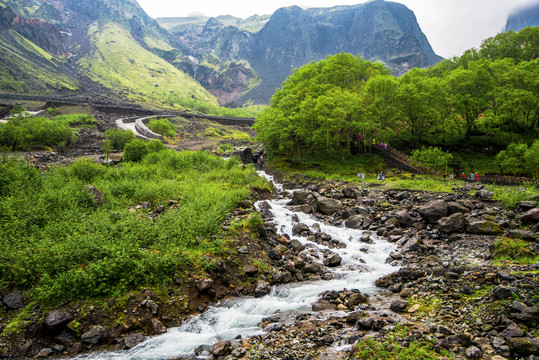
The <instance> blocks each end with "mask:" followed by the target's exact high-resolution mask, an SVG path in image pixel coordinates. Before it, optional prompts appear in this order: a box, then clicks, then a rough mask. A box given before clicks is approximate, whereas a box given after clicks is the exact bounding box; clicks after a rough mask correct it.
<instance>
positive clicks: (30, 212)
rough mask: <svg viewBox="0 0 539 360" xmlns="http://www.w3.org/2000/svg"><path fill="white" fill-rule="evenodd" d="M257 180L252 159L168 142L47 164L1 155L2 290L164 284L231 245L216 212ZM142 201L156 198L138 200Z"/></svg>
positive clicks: (40, 297) (70, 292) (47, 298)
mask: <svg viewBox="0 0 539 360" xmlns="http://www.w3.org/2000/svg"><path fill="white" fill-rule="evenodd" d="M86 185H93V186H94V187H95V188H97V189H98V190H99V191H100V192H101V193H102V194H103V195H104V202H103V203H97V202H96V201H95V200H94V199H93V197H92V195H91V194H90V193H89V192H88V191H87V190H85V187H86ZM255 186H256V187H262V188H263V187H268V185H267V183H266V182H265V181H264V180H263V179H261V178H260V177H258V176H257V175H256V173H255V171H254V169H253V168H251V167H246V168H245V169H242V168H241V167H239V166H238V162H237V161H236V160H228V161H225V160H223V159H220V158H218V157H216V156H212V155H210V154H208V153H205V152H195V153H190V152H181V153H176V152H174V151H171V150H165V151H161V152H158V153H151V154H149V155H147V156H146V157H145V158H144V159H143V160H142V161H141V162H140V163H126V164H124V165H123V166H121V167H106V166H102V165H99V164H96V163H93V162H92V161H89V160H85V159H82V160H79V161H78V162H76V163H74V164H72V165H70V166H69V167H56V168H53V169H49V170H47V171H46V172H45V173H43V174H42V173H41V172H40V171H39V170H37V169H36V168H32V167H29V166H27V165H25V164H24V163H21V162H17V161H15V160H10V159H3V160H1V161H0V246H1V247H2V249H4V250H3V251H2V252H1V254H0V291H12V290H15V289H19V290H24V291H28V293H29V296H30V298H32V299H34V300H37V301H39V302H57V301H62V300H70V299H79V298H92V297H101V296H110V295H112V296H115V295H119V294H122V293H124V292H126V291H128V290H131V289H139V288H140V287H145V286H155V287H160V286H167V285H168V284H169V283H170V282H171V279H174V278H175V276H177V275H178V274H182V273H184V272H185V271H187V270H189V271H191V270H193V269H205V268H208V267H211V266H213V264H215V259H216V258H219V257H220V256H224V255H225V254H226V252H227V251H228V250H229V248H228V243H229V242H228V240H227V239H228V238H227V236H228V235H227V234H225V233H223V232H222V231H221V227H220V222H221V221H222V219H223V218H224V216H225V215H226V214H228V213H229V212H230V211H231V210H232V209H233V208H234V207H236V205H237V204H238V202H239V201H241V200H243V199H244V198H246V197H247V196H249V195H250V188H251V187H255ZM142 201H146V202H148V203H149V204H150V208H149V209H139V210H136V209H135V205H137V204H139V203H140V202H142ZM157 205H164V206H165V208H166V211H164V212H163V213H162V214H161V215H159V216H155V215H152V214H153V211H154V209H155V208H156V206H157ZM252 223H256V219H254V218H253V219H249V220H247V222H246V226H250V225H251V224H252Z"/></svg>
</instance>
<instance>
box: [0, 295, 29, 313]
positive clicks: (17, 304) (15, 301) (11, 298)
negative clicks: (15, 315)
mask: <svg viewBox="0 0 539 360" xmlns="http://www.w3.org/2000/svg"><path fill="white" fill-rule="evenodd" d="M2 302H3V303H4V305H5V306H6V307H7V308H8V309H9V310H19V309H20V308H22V307H23V306H24V300H23V298H22V293H21V292H20V291H14V292H10V293H8V294H6V295H4V297H3V298H2Z"/></svg>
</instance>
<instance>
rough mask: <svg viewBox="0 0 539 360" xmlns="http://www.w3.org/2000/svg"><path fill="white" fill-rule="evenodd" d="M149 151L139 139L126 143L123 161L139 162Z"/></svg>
mask: <svg viewBox="0 0 539 360" xmlns="http://www.w3.org/2000/svg"><path fill="white" fill-rule="evenodd" d="M149 152H150V150H148V146H147V145H146V143H145V142H144V141H143V140H141V139H134V140H131V141H130V142H128V143H127V144H126V145H125V147H124V153H123V160H125V161H140V160H142V158H143V157H144V156H146V155H147V154H148V153H149Z"/></svg>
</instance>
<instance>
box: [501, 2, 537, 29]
mask: <svg viewBox="0 0 539 360" xmlns="http://www.w3.org/2000/svg"><path fill="white" fill-rule="evenodd" d="M528 26H539V2H536V3H534V4H530V5H528V6H526V7H523V8H520V9H517V10H515V11H514V12H513V13H511V15H509V18H508V19H507V23H506V25H505V31H509V30H513V31H516V32H518V31H519V30H521V29H524V28H525V27H528Z"/></svg>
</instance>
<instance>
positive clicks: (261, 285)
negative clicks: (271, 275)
mask: <svg viewBox="0 0 539 360" xmlns="http://www.w3.org/2000/svg"><path fill="white" fill-rule="evenodd" d="M270 290H271V286H270V284H269V283H268V282H267V281H263V280H258V282H257V283H256V287H255V296H256V297H262V296H264V295H267V294H269V292H270Z"/></svg>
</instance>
